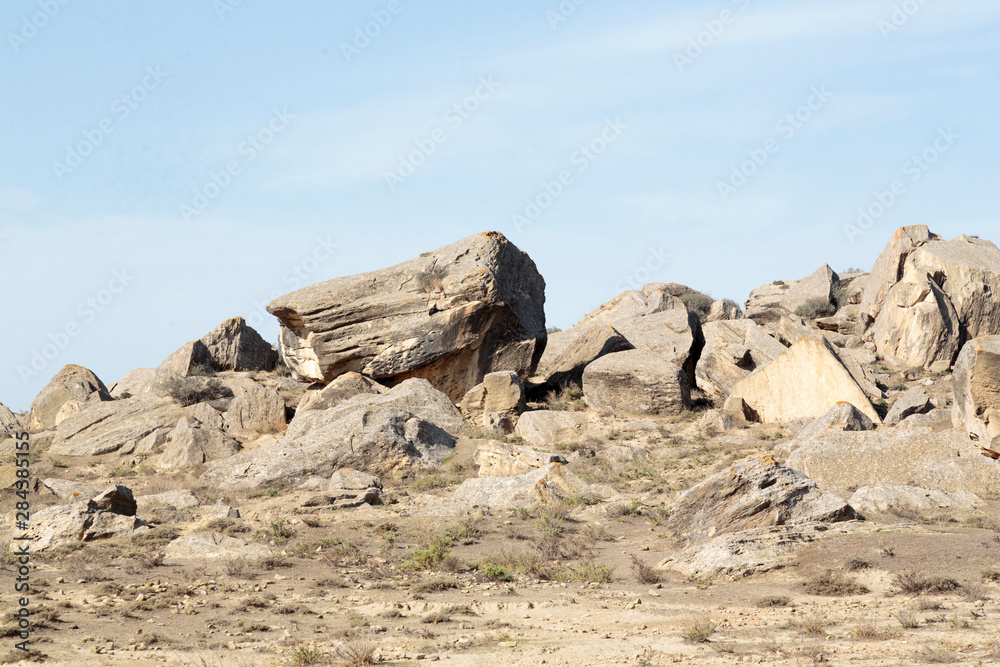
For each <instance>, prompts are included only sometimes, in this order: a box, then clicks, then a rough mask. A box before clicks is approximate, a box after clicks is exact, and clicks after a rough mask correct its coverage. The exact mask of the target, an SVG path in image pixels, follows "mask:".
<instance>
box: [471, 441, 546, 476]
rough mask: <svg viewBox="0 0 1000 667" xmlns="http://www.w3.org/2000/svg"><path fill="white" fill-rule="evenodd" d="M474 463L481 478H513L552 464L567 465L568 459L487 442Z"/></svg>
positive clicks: (502, 443) (526, 448) (495, 442)
mask: <svg viewBox="0 0 1000 667" xmlns="http://www.w3.org/2000/svg"><path fill="white" fill-rule="evenodd" d="M473 461H475V463H476V465H478V466H479V476H480V477H512V476H516V475H523V474H525V473H528V472H531V471H532V470H537V469H538V468H544V467H545V466H547V465H549V464H550V463H563V464H565V463H566V459H564V458H563V457H562V456H560V455H558V454H550V453H547V452H539V451H537V450H534V449H531V448H530V447H523V446H520V445H512V444H508V443H506V442H497V441H485V442H483V443H482V444H481V445H479V448H478V449H477V450H476V453H475V455H474V458H473Z"/></svg>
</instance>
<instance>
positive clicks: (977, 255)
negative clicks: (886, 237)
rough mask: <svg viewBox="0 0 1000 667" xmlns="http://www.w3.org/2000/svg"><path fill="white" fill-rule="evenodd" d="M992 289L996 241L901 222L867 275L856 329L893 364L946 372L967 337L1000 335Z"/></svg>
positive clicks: (998, 304) (999, 254) (998, 284)
mask: <svg viewBox="0 0 1000 667" xmlns="http://www.w3.org/2000/svg"><path fill="white" fill-rule="evenodd" d="M998 293H1000V249H998V248H997V247H996V246H995V245H994V244H992V243H990V242H989V241H984V240H981V239H979V238H976V237H968V236H960V237H958V238H957V239H954V240H951V241H945V240H942V239H941V238H940V237H938V236H937V235H935V234H932V233H931V232H930V231H929V230H928V229H927V228H926V227H904V228H902V229H900V230H898V231H897V232H896V234H895V235H894V236H893V238H892V240H891V241H890V242H889V245H888V246H887V247H886V249H885V250H884V251H883V253H882V255H881V256H880V257H879V260H878V262H877V263H876V266H875V270H873V271H872V274H871V276H870V277H869V278H868V280H867V283H866V288H865V298H864V300H863V301H862V303H861V307H860V310H859V315H858V317H859V320H858V333H859V335H862V336H863V337H864V338H865V340H869V341H872V342H874V343H875V345H876V346H877V348H878V355H879V357H880V358H882V359H885V360H886V361H888V362H890V363H892V364H895V365H898V366H904V367H912V366H923V367H925V368H928V369H931V370H947V369H948V368H949V367H950V366H951V364H952V363H953V362H954V361H955V357H956V356H957V354H958V352H959V351H960V350H961V348H962V345H963V344H964V343H965V342H967V341H968V340H970V339H973V338H978V337H982V336H989V335H998V334H1000V300H998V299H997V296H996V295H997V294H998Z"/></svg>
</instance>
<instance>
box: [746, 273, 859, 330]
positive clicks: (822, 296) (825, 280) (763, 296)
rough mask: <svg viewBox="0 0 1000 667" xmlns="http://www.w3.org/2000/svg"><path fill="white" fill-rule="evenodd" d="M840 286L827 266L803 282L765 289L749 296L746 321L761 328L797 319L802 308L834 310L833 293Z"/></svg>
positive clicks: (837, 277)
mask: <svg viewBox="0 0 1000 667" xmlns="http://www.w3.org/2000/svg"><path fill="white" fill-rule="evenodd" d="M839 284H840V276H838V275H837V274H836V273H835V272H834V271H833V269H831V268H830V266H829V265H828V264H824V265H823V266H821V267H820V268H819V269H817V270H816V271H815V272H814V273H812V274H811V275H809V276H806V277H805V278H802V279H801V280H795V281H792V282H784V281H780V280H779V281H776V282H774V283H771V284H770V285H762V286H760V287H758V288H757V289H755V290H753V291H752V292H750V297H749V298H748V299H747V303H746V317H747V318H748V319H751V320H754V321H755V322H757V323H758V324H765V323H768V322H773V321H776V320H778V319H780V318H781V317H782V316H783V315H794V314H795V313H796V311H797V310H799V309H800V308H802V307H804V306H806V305H809V304H811V303H813V302H816V303H822V304H825V305H826V306H827V307H828V308H833V293H834V290H835V289H836V287H837V286H838V285H839Z"/></svg>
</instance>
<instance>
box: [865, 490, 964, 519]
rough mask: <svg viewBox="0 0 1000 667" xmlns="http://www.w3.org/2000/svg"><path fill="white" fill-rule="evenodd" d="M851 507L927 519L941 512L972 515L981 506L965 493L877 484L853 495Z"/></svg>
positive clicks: (870, 511)
mask: <svg viewBox="0 0 1000 667" xmlns="http://www.w3.org/2000/svg"><path fill="white" fill-rule="evenodd" d="M850 503H851V507H854V508H855V509H856V510H858V511H859V512H862V513H863V514H880V513H883V512H906V513H916V514H922V515H924V516H928V517H929V516H931V515H933V514H935V513H937V512H940V511H941V510H961V511H966V512H971V511H974V510H975V509H976V508H977V507H978V506H979V505H980V504H982V500H980V498H979V496H977V495H976V494H974V493H969V492H968V491H955V492H952V493H947V492H945V491H940V490H938V489H924V488H920V487H917V486H905V485H900V484H876V485H874V486H863V487H861V488H860V489H858V490H857V491H855V492H854V495H853V496H851V500H850Z"/></svg>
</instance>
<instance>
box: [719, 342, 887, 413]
mask: <svg viewBox="0 0 1000 667" xmlns="http://www.w3.org/2000/svg"><path fill="white" fill-rule="evenodd" d="M841 401H845V402H847V403H851V404H852V405H854V406H855V407H857V408H858V409H859V410H860V411H861V412H862V413H864V414H865V415H866V416H867V417H868V418H869V419H871V420H872V421H873V422H874V423H876V424H880V423H881V419H880V418H879V415H878V412H876V411H875V408H874V406H872V404H871V401H869V399H868V396H867V395H866V394H865V392H864V390H863V389H862V388H861V387H860V386H859V385H858V382H857V380H856V379H855V378H854V376H853V375H851V372H850V371H849V370H848V369H847V367H846V366H845V365H844V362H843V361H842V360H841V359H840V357H839V356H838V355H837V352H836V351H835V350H834V348H833V346H832V345H830V344H829V343H828V342H827V341H826V340H820V339H815V338H802V339H800V340H799V341H798V342H797V343H795V345H793V346H792V347H791V348H789V349H788V350H787V351H786V352H784V353H783V354H782V355H781V356H779V357H778V358H777V359H775V360H774V361H772V362H771V363H770V364H768V365H767V366H764V367H763V368H761V369H758V370H757V371H756V372H755V373H753V374H752V375H750V376H748V377H746V378H744V379H742V380H740V381H739V382H737V383H736V384H735V385H734V386H733V392H732V394H731V395H730V397H729V399H728V400H727V401H726V406H725V409H726V411H728V412H735V413H737V414H742V415H744V417H745V418H747V419H748V420H750V421H760V422H763V423H765V424H773V423H784V422H790V421H793V420H795V419H800V418H803V417H807V418H811V419H815V418H818V417H821V416H823V415H824V414H826V412H827V411H828V410H830V408H832V407H833V406H834V405H836V404H837V403H839V402H841Z"/></svg>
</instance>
